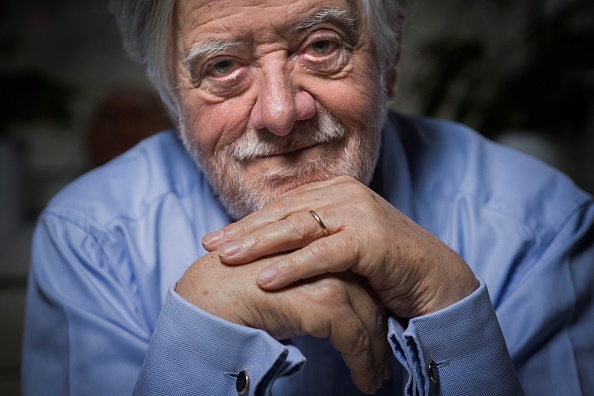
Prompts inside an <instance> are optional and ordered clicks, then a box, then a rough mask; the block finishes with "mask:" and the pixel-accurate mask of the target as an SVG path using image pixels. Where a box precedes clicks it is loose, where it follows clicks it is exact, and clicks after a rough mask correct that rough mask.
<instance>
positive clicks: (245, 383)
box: [235, 370, 250, 395]
mask: <svg viewBox="0 0 594 396" xmlns="http://www.w3.org/2000/svg"><path fill="white" fill-rule="evenodd" d="M249 388H250V377H249V375H248V373H247V371H245V370H243V371H241V372H240V373H239V374H237V379H236V380H235V389H236V390H237V394H239V395H245V394H246V393H247V391H248V389H249Z"/></svg>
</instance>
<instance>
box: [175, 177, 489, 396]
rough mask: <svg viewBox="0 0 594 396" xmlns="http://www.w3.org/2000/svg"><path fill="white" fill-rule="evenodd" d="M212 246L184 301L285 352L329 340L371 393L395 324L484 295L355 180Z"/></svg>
mask: <svg viewBox="0 0 594 396" xmlns="http://www.w3.org/2000/svg"><path fill="white" fill-rule="evenodd" d="M310 210H315V212H316V213H317V214H318V215H319V217H320V218H321V219H322V220H323V222H324V225H325V226H326V228H327V230H328V231H329V235H328V236H325V235H324V232H323V229H322V228H321V227H320V224H319V223H318V221H316V219H315V218H314V217H313V216H312V214H311V213H310V212H309V211H310ZM202 243H203V245H204V247H205V248H206V249H207V250H208V251H210V252H211V253H209V254H207V255H205V256H204V257H202V258H200V259H198V260H197V261H196V262H195V263H194V264H193V265H192V266H191V267H190V268H189V269H188V270H187V271H186V273H185V274H184V276H183V277H182V278H181V279H180V281H179V282H178V285H177V292H178V293H179V294H180V295H181V296H182V297H184V298H185V299H186V300H188V301H189V302H191V303H193V304H194V305H196V306H198V307H199V308H201V309H203V310H205V311H207V312H209V313H211V314H213V315H216V316H218V317H220V318H222V319H225V320H228V321H230V322H234V323H237V324H240V325H244V326H249V327H253V328H259V329H262V330H265V331H266V332H268V333H269V334H271V335H272V336H273V337H275V338H276V339H278V340H283V339H289V338H292V337H295V336H300V335H311V336H314V337H320V338H324V337H330V340H331V342H332V344H333V346H334V347H335V348H336V349H337V350H338V351H340V352H341V353H342V355H343V358H344V361H345V363H346V364H347V366H348V367H349V368H350V370H351V374H352V378H353V382H354V383H355V385H356V386H357V387H358V388H359V389H360V390H361V391H363V392H367V393H374V392H375V390H376V389H377V388H378V387H379V386H380V385H381V384H382V383H383V381H384V380H385V379H387V378H389V375H390V374H389V373H390V372H391V370H390V357H391V355H392V352H391V349H390V346H389V344H388V342H387V337H386V334H387V319H386V318H387V315H392V316H395V317H398V318H403V319H408V318H412V317H417V316H421V315H426V314H429V313H432V312H436V311H438V310H440V309H443V308H445V307H447V306H449V305H451V304H454V303H455V302H457V301H459V300H461V299H463V298H464V297H466V296H468V295H470V294H471V293H472V292H473V291H474V290H476V288H477V287H478V284H477V281H476V278H475V277H474V275H473V273H472V271H471V270H470V268H469V267H468V265H467V264H466V263H465V262H464V261H463V260H462V259H461V258H460V257H459V256H458V255H457V254H456V253H455V252H453V251H452V250H451V249H449V248H448V247H447V246H446V245H445V244H443V243H442V242H441V241H439V240H438V239H437V238H435V237H434V236H433V235H431V234H430V233H429V232H427V231H426V230H424V229H423V228H422V227H420V226H419V225H417V224H416V223H414V222H413V221H412V220H411V219H409V218H407V217H406V216H405V215H403V214H402V213H401V212H399V211H398V210H397V209H396V208H394V207H393V206H392V205H391V204H390V203H388V202H387V201H385V200H384V199H383V198H381V197H380V196H378V195H377V194H375V193H374V192H373V191H372V190H370V189H369V188H367V187H366V186H365V185H363V184H361V183H359V182H358V181H356V180H355V179H353V178H350V177H338V178H335V179H332V180H329V181H325V182H319V183H312V184H307V185H304V186H301V187H298V188H296V189H294V190H291V191H289V192H287V193H285V194H283V195H281V196H280V197H278V198H277V199H275V200H274V201H273V202H272V203H270V204H269V205H267V206H266V207H264V208H262V209H261V210H259V211H257V212H254V213H252V214H251V215H249V216H247V217H245V218H244V219H242V220H240V221H238V222H237V223H233V224H230V225H227V226H225V227H224V228H222V229H221V230H218V231H216V232H214V233H211V234H208V235H206V236H205V237H204V238H203V240H202Z"/></svg>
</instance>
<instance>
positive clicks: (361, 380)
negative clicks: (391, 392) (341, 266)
mask: <svg viewBox="0 0 594 396" xmlns="http://www.w3.org/2000/svg"><path fill="white" fill-rule="evenodd" d="M343 281H344V282H345V283H346V284H347V285H348V286H347V288H346V291H347V295H348V303H347V304H346V305H345V306H346V307H349V310H348V315H352V314H353V313H354V315H355V316H354V317H353V316H350V317H349V319H350V320H349V321H347V322H345V320H344V317H345V316H347V314H345V315H340V316H336V318H338V320H337V322H338V324H335V323H332V331H331V340H332V342H333V345H334V347H335V348H336V349H337V350H338V351H340V352H342V355H343V359H344V361H345V363H346V365H347V366H348V367H349V368H350V369H351V374H352V378H353V382H354V383H355V385H356V386H357V387H358V388H359V389H360V390H361V391H364V392H369V393H373V392H375V390H376V389H377V388H378V387H379V386H381V384H382V383H383V381H384V380H385V372H386V367H387V366H389V361H390V360H389V359H390V356H391V349H390V346H389V344H388V342H387V319H386V315H385V311H384V309H383V307H381V306H380V305H378V303H377V301H376V299H375V298H374V296H372V295H371V294H369V292H368V290H367V289H366V288H365V287H363V285H362V283H361V281H360V280H359V279H358V278H355V277H354V276H353V277H349V278H347V279H343ZM347 317H348V316H347ZM336 326H338V327H336Z"/></svg>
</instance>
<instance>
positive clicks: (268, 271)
mask: <svg viewBox="0 0 594 396" xmlns="http://www.w3.org/2000/svg"><path fill="white" fill-rule="evenodd" d="M274 278H276V269H274V268H264V269H263V270H262V271H260V273H259V274H258V279H257V282H258V283H259V284H261V285H266V284H268V283H270V282H272V281H273V280H274Z"/></svg>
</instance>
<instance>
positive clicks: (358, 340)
mask: <svg viewBox="0 0 594 396" xmlns="http://www.w3.org/2000/svg"><path fill="white" fill-rule="evenodd" d="M351 345H352V351H351V353H353V354H355V355H365V354H368V353H369V350H370V349H371V338H370V337H369V333H367V331H366V330H365V327H363V326H362V325H361V326H360V327H358V328H357V329H355V331H354V334H353V335H352V342H351Z"/></svg>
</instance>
